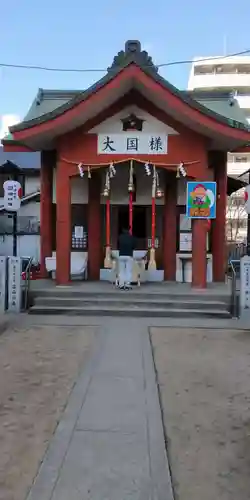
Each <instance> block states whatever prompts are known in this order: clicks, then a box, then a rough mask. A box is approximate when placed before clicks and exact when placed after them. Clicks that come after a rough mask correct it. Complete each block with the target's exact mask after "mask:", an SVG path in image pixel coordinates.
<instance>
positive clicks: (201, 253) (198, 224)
mask: <svg viewBox="0 0 250 500" xmlns="http://www.w3.org/2000/svg"><path fill="white" fill-rule="evenodd" d="M192 286H193V287H195V288H206V286H207V221H206V220H204V219H193V220H192Z"/></svg>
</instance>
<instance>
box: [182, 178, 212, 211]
mask: <svg viewBox="0 0 250 500" xmlns="http://www.w3.org/2000/svg"><path fill="white" fill-rule="evenodd" d="M186 216H187V217H189V218H191V219H215V218H216V182H188V183H187V204H186Z"/></svg>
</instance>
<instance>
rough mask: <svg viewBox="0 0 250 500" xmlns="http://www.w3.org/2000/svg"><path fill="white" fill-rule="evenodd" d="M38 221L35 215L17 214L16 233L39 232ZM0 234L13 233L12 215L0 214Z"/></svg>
mask: <svg viewBox="0 0 250 500" xmlns="http://www.w3.org/2000/svg"><path fill="white" fill-rule="evenodd" d="M39 233H40V221H39V218H38V217H36V216H28V215H21V216H20V215H18V216H17V234H39ZM0 234H1V235H12V234H13V216H12V215H6V214H2V215H1V216H0Z"/></svg>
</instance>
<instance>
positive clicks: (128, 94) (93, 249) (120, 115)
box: [4, 41, 250, 287]
mask: <svg viewBox="0 0 250 500" xmlns="http://www.w3.org/2000/svg"><path fill="white" fill-rule="evenodd" d="M248 142H250V133H249V132H248V130H247V127H244V125H243V124H241V123H238V124H237V122H232V120H229V119H228V118H226V117H225V116H222V115H219V114H217V113H215V112H214V111H211V110H210V109H208V108H207V107H205V106H203V105H202V104H199V103H198V102H197V101H196V100H194V99H193V98H192V97H190V96H189V95H188V94H187V93H185V94H184V93H182V92H180V91H178V90H177V89H176V88H175V87H173V86H172V85H171V84H169V83H168V82H167V81H166V80H165V79H163V78H162V77H161V76H159V73H158V70H157V68H156V67H155V66H154V65H153V63H152V60H151V58H150V57H149V56H148V54H147V53H146V52H143V51H141V47H140V43H139V42H136V41H130V42H127V43H126V46H125V51H121V52H119V53H118V55H117V56H116V57H115V58H114V61H113V64H112V66H111V67H110V68H109V69H108V70H107V74H106V75H105V76H104V77H103V78H102V79H101V80H100V81H98V82H97V83H96V84H95V85H93V86H92V87H91V88H89V89H88V90H86V91H84V92H78V93H75V95H74V96H73V97H72V98H71V99H68V100H67V101H66V102H65V103H64V104H62V105H59V106H58V105H57V106H56V107H55V109H52V111H50V112H45V113H43V114H40V115H39V116H36V117H32V118H31V119H26V120H25V121H23V122H22V123H20V124H18V125H16V126H14V127H12V128H11V137H10V138H7V139H5V141H4V147H5V150H6V151H11V150H20V151H21V150H32V151H34V150H35V151H41V152H42V164H41V255H40V259H41V267H42V272H43V275H44V276H46V275H47V272H48V271H50V270H52V269H49V268H48V265H46V259H48V258H52V256H53V258H54V261H55V269H54V271H55V277H56V281H57V283H58V284H67V283H69V281H70V279H71V275H72V266H73V263H74V259H76V260H77V255H78V253H79V255H80V254H81V253H82V252H84V253H85V255H86V256H87V267H88V273H87V278H88V279H89V280H99V279H100V278H101V279H107V276H108V272H109V271H110V268H111V267H112V256H113V254H114V251H115V250H116V249H117V239H118V234H119V231H120V229H121V227H122V225H124V224H125V223H126V224H128V223H129V224H130V226H131V227H132V228H133V233H134V234H135V236H136V239H137V242H138V251H143V252H144V255H146V256H147V261H148V262H147V264H146V268H144V270H145V273H146V272H147V273H148V279H149V280H151V281H154V277H155V279H156V280H158V281H159V280H163V279H164V280H170V281H175V280H177V281H182V280H183V276H182V272H183V268H182V263H183V259H184V260H185V258H186V257H189V256H190V258H189V261H190V262H189V269H190V279H189V281H191V282H192V285H193V286H195V287H205V286H206V283H207V281H217V282H218V281H221V282H223V281H224V279H225V211H226V201H227V157H226V154H227V152H228V151H232V150H236V149H237V148H241V147H243V146H244V145H245V144H247V143H248ZM187 180H195V181H198V182H204V181H216V183H217V210H216V218H215V219H214V220H212V222H211V227H210V225H209V224H208V221H206V220H203V219H195V220H192V223H191V220H186V219H185V216H184V214H185V204H186V197H185V193H186V181H187ZM185 224H186V226H185ZM182 234H185V235H186V236H185V238H186V239H185V238H184V239H185V241H186V243H185V244H186V247H185V245H184V243H183V241H184V239H183V238H182V237H181V235H182ZM188 241H189V246H188V243H187V242H188ZM190 245H191V246H190ZM185 256H186V257H185ZM47 262H49V261H48V260H47ZM208 268H209V270H208ZM208 274H209V276H208ZM145 279H147V278H145Z"/></svg>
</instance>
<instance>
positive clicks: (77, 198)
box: [53, 164, 187, 205]
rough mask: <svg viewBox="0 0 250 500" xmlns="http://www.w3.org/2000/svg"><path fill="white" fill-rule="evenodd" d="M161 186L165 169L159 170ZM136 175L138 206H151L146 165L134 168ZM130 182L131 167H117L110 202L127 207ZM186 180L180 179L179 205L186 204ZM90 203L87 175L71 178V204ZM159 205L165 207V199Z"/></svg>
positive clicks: (102, 173) (150, 191) (125, 165)
mask: <svg viewBox="0 0 250 500" xmlns="http://www.w3.org/2000/svg"><path fill="white" fill-rule="evenodd" d="M157 172H158V174H159V179H160V186H161V187H162V188H163V187H164V184H163V183H164V175H163V169H161V168H158V169H157ZM134 173H135V175H136V187H137V189H136V202H135V204H136V205H150V204H151V199H152V176H147V175H146V173H145V168H144V165H143V164H141V165H136V166H135V168H134ZM105 176H106V169H103V171H101V177H102V186H103V188H104V186H105ZM128 182H129V165H128V164H122V165H117V167H116V175H115V176H114V178H113V179H111V191H110V200H111V203H113V204H116V205H126V204H127V203H128ZM186 182H187V181H186V179H184V178H180V179H179V181H178V198H177V199H178V205H185V204H186ZM53 203H56V171H55V170H54V172H53ZM87 203H88V177H87V174H86V175H85V176H84V177H83V178H81V177H80V176H79V175H77V176H76V177H72V178H71V204H72V205H74V204H76V205H81V204H83V205H85V204H87ZM101 203H102V204H104V203H105V198H104V197H103V196H102V197H101ZM157 204H159V205H163V204H164V199H160V200H157Z"/></svg>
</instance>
